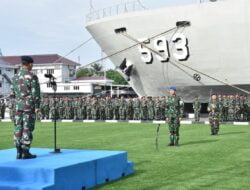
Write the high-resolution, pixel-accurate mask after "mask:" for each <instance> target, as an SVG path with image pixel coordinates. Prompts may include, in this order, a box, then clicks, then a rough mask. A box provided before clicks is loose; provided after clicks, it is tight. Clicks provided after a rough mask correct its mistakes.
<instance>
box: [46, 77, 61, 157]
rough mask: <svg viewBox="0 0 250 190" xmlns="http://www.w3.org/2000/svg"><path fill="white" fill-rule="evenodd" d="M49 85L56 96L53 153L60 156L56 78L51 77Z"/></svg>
mask: <svg viewBox="0 0 250 190" xmlns="http://www.w3.org/2000/svg"><path fill="white" fill-rule="evenodd" d="M49 83H50V85H51V87H52V89H53V92H54V93H53V96H54V102H53V104H54V105H53V106H54V118H53V120H54V151H53V152H51V153H53V154H58V153H61V150H60V148H57V126H56V122H57V114H56V91H57V83H56V81H55V77H53V76H52V75H50V76H49Z"/></svg>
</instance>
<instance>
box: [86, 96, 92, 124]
mask: <svg viewBox="0 0 250 190" xmlns="http://www.w3.org/2000/svg"><path fill="white" fill-rule="evenodd" d="M86 115H87V119H88V120H90V119H92V117H91V99H90V97H88V98H87V100H86Z"/></svg>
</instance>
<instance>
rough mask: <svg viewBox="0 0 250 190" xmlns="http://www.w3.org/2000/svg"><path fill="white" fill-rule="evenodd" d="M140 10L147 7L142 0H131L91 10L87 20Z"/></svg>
mask: <svg viewBox="0 0 250 190" xmlns="http://www.w3.org/2000/svg"><path fill="white" fill-rule="evenodd" d="M139 10H145V7H144V6H143V5H142V4H141V2H140V1H138V0H137V1H131V2H126V3H121V4H117V5H115V6H110V7H107V8H103V9H99V10H95V11H91V12H90V13H89V14H87V15H86V22H87V23H88V22H90V21H94V20H99V19H102V18H105V17H110V16H115V15H119V14H123V13H127V12H135V11H139Z"/></svg>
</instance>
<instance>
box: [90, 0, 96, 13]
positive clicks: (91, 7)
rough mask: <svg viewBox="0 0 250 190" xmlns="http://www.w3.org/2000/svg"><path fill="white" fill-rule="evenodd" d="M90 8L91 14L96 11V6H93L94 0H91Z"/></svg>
mask: <svg viewBox="0 0 250 190" xmlns="http://www.w3.org/2000/svg"><path fill="white" fill-rule="evenodd" d="M89 8H90V12H93V11H94V9H95V8H94V5H93V0H89Z"/></svg>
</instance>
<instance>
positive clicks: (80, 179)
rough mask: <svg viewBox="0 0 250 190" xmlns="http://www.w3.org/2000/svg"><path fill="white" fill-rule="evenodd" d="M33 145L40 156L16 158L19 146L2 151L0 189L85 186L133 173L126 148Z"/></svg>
mask: <svg viewBox="0 0 250 190" xmlns="http://www.w3.org/2000/svg"><path fill="white" fill-rule="evenodd" d="M51 151H52V150H51V149H41V148H33V149H32V150H31V152H32V153H33V154H36V155H37V156H38V158H36V159H31V160H16V159H15V156H16V150H15V149H8V150H2V151H0V190H82V189H89V188H92V187H95V186H97V185H100V184H104V183H106V182H109V181H113V180H117V179H120V178H121V177H123V176H127V175H130V174H132V173H133V166H134V165H133V163H132V162H130V161H128V160H127V152H124V151H96V150H62V153H61V154H51V153H50V152H51Z"/></svg>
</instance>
